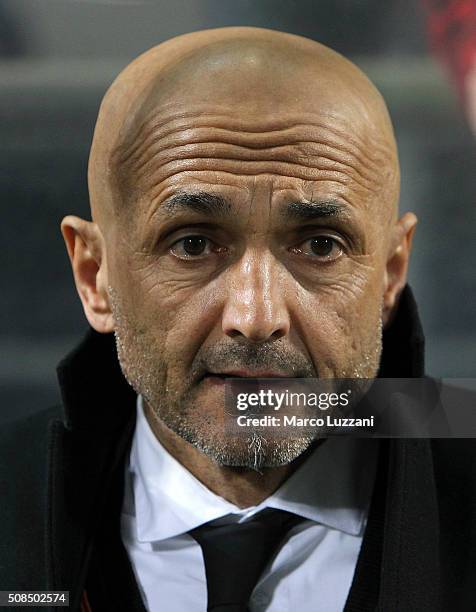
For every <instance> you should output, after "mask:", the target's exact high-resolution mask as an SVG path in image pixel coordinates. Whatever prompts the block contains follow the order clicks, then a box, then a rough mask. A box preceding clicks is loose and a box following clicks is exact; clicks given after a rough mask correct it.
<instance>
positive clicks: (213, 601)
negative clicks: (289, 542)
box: [189, 508, 304, 612]
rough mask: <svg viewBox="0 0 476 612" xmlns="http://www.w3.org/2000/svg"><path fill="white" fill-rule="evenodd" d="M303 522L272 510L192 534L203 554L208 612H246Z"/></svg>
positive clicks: (206, 527) (282, 512)
mask: <svg viewBox="0 0 476 612" xmlns="http://www.w3.org/2000/svg"><path fill="white" fill-rule="evenodd" d="M303 520H304V519H303V518H302V517H300V516H297V515H296V514H292V513H291V512H286V511H284V510H274V509H273V508H268V509H266V510H263V511H262V512H259V513H258V514H256V515H255V516H253V517H252V518H251V519H250V520H249V521H246V522H244V523H233V524H231V525H230V524H229V525H220V524H218V525H213V524H210V523H206V524H205V525H201V526H200V527H197V528H196V529H193V530H192V531H190V532H189V533H190V535H191V536H192V537H193V538H194V539H195V540H196V541H197V542H198V543H199V544H200V547H201V549H202V552H203V559H204V561H205V573H206V576H207V591H208V607H207V610H208V612H246V610H247V609H248V602H249V599H250V596H251V593H252V591H253V589H254V587H255V585H256V583H257V582H258V578H259V577H260V575H261V573H262V572H263V569H264V567H265V565H266V564H267V562H268V561H269V560H270V559H271V557H272V556H273V554H274V553H275V552H276V550H277V549H278V546H279V544H280V542H281V541H282V540H283V538H284V536H285V535H286V533H287V532H288V531H289V530H290V529H291V528H292V527H294V526H295V525H297V524H298V523H300V522H301V521H303Z"/></svg>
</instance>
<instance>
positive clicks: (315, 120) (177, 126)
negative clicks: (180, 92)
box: [111, 105, 394, 164]
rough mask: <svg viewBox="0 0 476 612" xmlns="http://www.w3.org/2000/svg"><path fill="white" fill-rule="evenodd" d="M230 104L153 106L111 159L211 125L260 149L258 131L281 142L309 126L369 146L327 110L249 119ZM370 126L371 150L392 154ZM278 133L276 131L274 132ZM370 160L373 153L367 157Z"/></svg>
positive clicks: (118, 159)
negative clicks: (234, 113)
mask: <svg viewBox="0 0 476 612" xmlns="http://www.w3.org/2000/svg"><path fill="white" fill-rule="evenodd" d="M229 111H230V109H229V107H220V106H219V107H216V108H213V109H210V107H209V105H208V106H206V107H203V108H200V107H197V105H195V108H194V111H188V112H187V111H180V112H177V110H176V109H175V111H174V112H173V113H171V114H167V112H162V111H161V110H159V111H157V109H154V110H153V111H151V112H150V113H149V116H148V117H146V119H145V120H144V121H143V122H142V123H141V124H140V125H139V127H138V128H137V129H136V130H134V131H130V132H129V134H128V138H127V139H123V140H122V141H120V142H119V143H118V144H117V146H116V147H115V148H114V150H113V152H112V155H111V159H112V160H113V161H114V162H115V163H117V164H121V163H126V162H128V161H131V160H134V159H135V158H136V157H138V156H140V151H141V148H144V147H148V146H150V145H153V144H155V143H156V142H159V141H164V140H165V141H166V140H167V137H170V136H172V135H173V134H174V133H178V132H180V131H184V132H186V131H187V130H193V129H198V128H200V127H208V128H209V127H210V126H212V125H213V126H214V128H215V129H216V130H221V129H223V130H225V131H230V132H235V133H236V135H235V137H236V138H240V135H241V139H242V140H243V143H244V144H245V145H246V146H249V147H250V148H259V147H260V145H257V144H253V143H252V139H253V137H254V136H255V135H256V134H260V135H261V137H264V138H279V135H281V139H282V142H283V143H285V142H286V137H287V132H288V131H290V130H292V129H296V128H300V127H301V128H303V129H304V130H308V129H309V127H314V128H317V129H323V130H329V132H331V133H332V134H333V135H334V137H335V138H336V139H338V140H339V142H340V143H341V145H342V146H348V147H349V149H352V148H355V149H356V150H358V149H365V148H366V147H367V146H368V145H369V137H368V136H369V135H368V136H367V137H366V138H363V137H361V136H360V135H359V133H358V132H357V131H356V130H355V129H354V126H352V129H351V130H349V126H346V125H345V124H346V123H348V121H346V120H345V119H344V118H343V117H341V116H339V115H335V114H330V113H325V114H323V113H321V114H320V115H318V114H315V113H299V114H295V113H294V114H291V113H289V114H287V115H286V116H284V117H281V118H276V117H260V118H259V119H255V120H252V119H250V118H248V119H247V120H246V121H244V120H243V119H241V118H240V119H236V118H235V117H231V116H230V112H229ZM336 122H337V123H339V122H340V123H342V124H343V125H344V127H342V128H341V127H338V126H337V125H336ZM372 127H373V126H371V125H369V126H367V128H368V130H367V131H371V132H372V133H371V134H370V136H371V140H372V150H373V151H374V152H375V153H376V154H380V155H382V156H387V157H389V158H391V157H392V153H393V149H394V146H393V144H392V145H389V144H388V142H386V141H385V139H384V138H382V134H381V133H380V132H379V131H378V130H376V129H369V128H372ZM276 133H278V134H276ZM368 161H372V156H369V160H368Z"/></svg>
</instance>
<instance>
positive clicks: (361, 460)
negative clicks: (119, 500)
mask: <svg viewBox="0 0 476 612" xmlns="http://www.w3.org/2000/svg"><path fill="white" fill-rule="evenodd" d="M376 449H377V446H376V441H375V440H366V439H347V438H337V437H335V438H332V437H331V438H329V439H328V440H326V442H324V443H323V444H321V445H320V446H318V447H317V448H316V449H315V451H314V452H313V453H312V454H311V455H310V456H309V457H308V458H307V459H306V460H305V462H304V463H302V464H301V466H300V467H299V468H298V469H297V470H296V471H295V472H294V473H293V474H292V475H291V476H290V477H289V478H288V479H287V480H286V481H285V482H284V484H283V485H282V486H281V487H280V488H279V489H278V490H277V491H276V492H275V493H273V494H272V495H271V496H270V497H268V498H267V499H266V500H264V501H263V502H261V503H260V504H259V505H257V506H253V507H250V508H245V509H240V508H238V507H237V506H235V505H234V504H232V503H230V502H228V501H226V500H225V499H223V498H222V497H220V496H218V495H216V494H215V493H213V492H212V491H210V490H209V489H208V488H207V487H205V486H204V485H203V484H202V483H201V482H200V481H199V480H197V479H196V478H195V477H194V476H193V475H192V474H191V473H190V472H189V471H188V470H186V469H185V468H184V467H183V466H182V465H181V464H180V463H179V462H178V461H176V460H175V459H174V458H173V457H172V456H171V455H170V454H169V453H168V452H167V451H166V450H165V449H164V447H163V446H162V445H161V444H160V442H159V441H158V440H157V438H156V436H155V434H154V433H153V432H152V430H151V428H150V426H149V424H148V422H147V419H146V417H145V415H144V412H143V407H142V398H141V397H140V396H139V398H138V402H137V422H136V429H135V432H134V437H133V441H132V446H131V452H130V461H129V463H128V464H127V462H126V474H125V476H126V480H125V495H124V502H123V509H122V516H121V532H122V539H123V542H124V545H125V547H126V550H127V551H128V554H129V557H130V559H131V564H132V567H133V570H134V574H135V577H136V580H137V583H138V585H139V589H140V591H141V593H142V597H143V600H144V605H145V607H146V608H147V609H148V610H149V611H150V612H205V611H206V609H207V585H206V578H205V565H204V562H203V555H202V551H201V548H200V546H199V545H198V543H197V542H196V541H195V540H194V539H193V538H192V537H191V536H190V535H188V533H187V532H188V531H190V530H191V529H194V528H195V527H198V526H199V525H201V524H203V523H206V522H209V521H213V520H216V519H219V520H221V522H223V521H237V522H243V521H246V520H247V519H248V518H249V517H251V516H252V515H253V514H255V513H257V512H259V511H261V510H263V509H264V508H267V507H272V508H278V509H282V510H288V511H290V512H294V513H295V514H298V515H300V516H303V517H305V519H306V520H305V521H303V522H302V523H300V524H299V525H297V526H296V527H294V528H293V529H292V530H291V531H290V532H288V534H287V536H286V537H285V539H284V540H283V542H282V544H281V546H280V548H279V549H278V552H277V554H276V555H275V556H274V558H272V559H271V561H270V562H269V563H268V566H267V567H266V568H265V570H264V572H263V574H262V575H261V577H260V579H259V581H258V583H257V585H256V587H255V589H254V591H253V594H252V597H251V600H250V610H251V611H252V612H261V611H264V610H266V611H267V612H288V611H289V612H295V611H296V610H299V612H311V610H312V612H341V611H342V610H343V608H344V605H345V601H346V599H347V595H348V593H349V589H350V585H351V582H352V578H353V575H354V570H355V566H356V562H357V557H358V555H359V551H360V546H361V543H362V536H363V532H364V529H365V524H366V517H367V510H368V505H369V500H370V495H371V491H372V488H373V482H374V477H375V467H376ZM223 517H225V518H223Z"/></svg>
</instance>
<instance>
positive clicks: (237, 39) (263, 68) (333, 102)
mask: <svg viewBox="0 0 476 612" xmlns="http://www.w3.org/2000/svg"><path fill="white" fill-rule="evenodd" d="M205 35H206V32H199V33H195V34H193V35H187V36H185V37H180V38H179V39H176V40H175V42H174V41H169V42H168V43H165V45H162V46H159V47H158V48H157V49H154V50H152V51H151V52H149V53H148V54H145V57H143V58H142V59H141V58H139V59H138V60H136V62H134V63H133V64H132V65H131V67H130V68H128V69H126V70H125V71H124V73H123V75H120V77H119V78H118V79H117V82H116V84H115V85H113V86H112V87H111V89H110V91H109V92H108V94H107V96H106V99H105V102H104V103H103V105H102V108H101V113H100V117H99V119H98V126H97V128H96V133H95V142H93V150H92V153H91V163H90V189H91V188H92V191H93V193H92V194H91V201H92V206H93V205H94V203H95V200H97V199H98V196H100V191H101V190H100V189H96V191H95V190H94V183H95V182H97V181H95V175H96V176H97V174H98V172H97V170H96V168H100V167H101V165H102V166H103V167H104V166H105V167H106V168H107V170H106V174H107V175H108V177H111V178H112V175H114V173H115V172H116V171H117V169H118V168H119V169H122V167H121V164H122V163H123V162H124V160H126V161H127V160H129V161H130V160H131V158H132V161H133V158H134V156H136V157H137V152H138V151H139V153H140V157H141V159H140V160H139V170H140V168H144V167H145V168H146V170H147V171H148V168H147V160H148V159H151V158H153V157H154V155H157V153H159V155H160V151H162V152H163V151H164V150H167V149H168V150H169V151H172V152H173V150H174V148H176V146H177V145H178V144H179V145H180V144H181V145H187V144H190V145H192V146H194V145H195V144H196V143H197V141H200V139H201V138H202V137H203V139H204V140H206V139H207V138H209V139H212V140H215V141H220V138H221V135H220V134H221V132H220V130H225V131H227V132H228V135H227V138H228V136H230V134H231V142H232V144H233V146H235V145H238V146H240V147H244V148H245V149H246V148H248V149H249V150H250V151H251V152H254V151H256V150H257V149H260V148H266V147H268V148H269V147H279V146H282V144H285V143H286V138H288V137H289V138H288V144H290V143H291V144H292V142H291V141H293V139H294V142H295V141H296V139H299V138H301V136H300V134H299V133H300V128H303V129H304V130H305V131H306V130H307V129H310V130H311V131H313V133H314V136H315V138H314V142H315V141H316V140H317V141H318V142H320V143H321V144H323V145H324V146H326V144H327V143H328V142H329V141H330V142H331V144H332V145H333V146H337V148H339V146H340V145H343V147H342V148H343V150H344V156H345V155H347V156H348V157H352V155H354V156H355V157H357V158H358V157H361V158H362V159H363V162H364V163H363V164H361V165H362V168H363V169H364V168H365V167H366V166H367V167H368V166H381V165H382V162H383V164H384V165H385V163H386V164H387V165H388V164H390V165H394V166H395V164H396V151H395V150H394V140H393V132H392V128H391V124H390V121H389V119H388V115H387V111H386V108H385V105H384V103H383V101H382V99H381V97H380V95H379V94H378V92H377V91H376V90H375V88H374V87H373V85H372V84H371V83H370V82H369V81H368V80H367V78H366V77H365V76H364V75H363V74H362V73H361V72H360V71H359V70H358V69H357V68H356V67H355V66H354V65H353V64H351V63H350V62H348V61H347V60H345V59H344V58H342V57H341V56H340V55H338V54H336V53H334V52H333V51H331V50H330V49H327V48H325V47H323V46H322V45H319V44H318V43H315V42H314V41H310V40H307V39H303V38H301V37H295V36H292V35H288V34H283V33H278V32H270V31H267V30H256V29H254V28H238V29H237V28H230V29H223V30H215V31H210V34H209V36H208V37H207V36H205ZM181 39H183V40H182V41H181ZM160 47H163V49H162V51H163V52H162V53H161V52H160ZM121 108H122V111H121V110H120V109H121ZM124 109H126V110H127V112H125V110H124ZM121 113H122V117H121V116H120V115H121ZM114 116H115V118H116V119H117V121H112V120H111V117H114ZM107 128H109V129H107ZM207 129H208V133H207ZM210 129H211V130H215V132H214V135H211V134H210ZM289 129H291V130H292V131H293V133H292V134H290V133H288V130H289ZM317 132H320V135H317V136H316V134H317ZM326 132H327V135H326ZM331 132H332V133H331ZM362 138H363V139H364V140H365V142H363V141H362ZM305 140H306V139H305V138H304V137H303V138H302V146H301V153H302V155H303V156H304V157H305V156H309V157H311V156H313V155H314V156H315V155H318V156H319V155H320V152H319V151H317V150H315V147H314V149H312V146H313V145H312V144H311V149H312V150H311V149H309V147H308V148H307V149H306V146H307V145H306V144H305V142H304V141H305ZM370 141H371V142H372V143H373V147H369V142H370ZM312 142H313V139H312V138H311V143H312ZM151 144H152V146H149V145H151ZM158 149H159V151H158ZM198 154H199V155H202V153H200V152H198ZM376 154H377V155H376ZM380 154H382V155H383V157H382V158H381V159H376V158H378V157H381V155H380ZM207 155H208V154H207ZM366 156H368V157H369V159H370V163H368V160H367V161H366V160H365V157H366ZM331 157H332V152H331ZM94 161H96V163H94ZM337 161H339V160H337ZM118 162H119V165H118ZM131 169H132V171H133V172H134V173H136V172H137V170H138V169H137V167H134V166H133V165H132V166H131ZM359 171H361V170H359ZM363 171H364V172H365V170H363ZM124 174H126V173H124ZM139 174H140V172H139ZM134 178H139V176H138V175H137V177H136V174H134ZM308 178H309V177H308ZM303 179H306V177H305V176H303ZM109 186H110V185H109ZM95 196H96V197H95Z"/></svg>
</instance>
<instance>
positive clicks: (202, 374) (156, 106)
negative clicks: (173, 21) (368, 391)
mask: <svg viewBox="0 0 476 612" xmlns="http://www.w3.org/2000/svg"><path fill="white" fill-rule="evenodd" d="M88 181H89V191H90V200H91V216H92V218H91V220H84V219H80V218H78V217H75V216H67V217H66V218H65V219H64V220H63V222H62V232H63V235H64V238H65V242H66V245H67V250H68V254H69V257H70V259H71V264H72V269H73V274H74V279H75V283H76V288H77V291H78V293H79V297H80V299H81V301H82V304H83V307H84V312H85V315H86V318H87V320H88V322H89V324H90V327H91V330H90V332H89V333H88V335H87V337H86V338H85V340H84V341H83V343H82V344H81V345H80V346H79V347H77V348H76V349H75V350H74V351H73V352H72V353H71V354H70V355H69V356H68V357H67V358H66V359H65V360H64V361H63V362H62V363H61V364H60V366H59V379H60V385H61V390H62V396H63V406H62V407H61V408H55V409H52V410H48V411H42V412H40V413H38V414H37V415H35V416H34V417H31V418H29V419H28V420H27V421H21V422H19V423H16V424H15V425H13V426H11V427H10V428H9V430H8V431H6V432H4V433H3V434H2V446H1V448H2V452H3V453H9V454H8V457H9V463H8V466H6V467H7V469H6V470H5V474H6V475H5V476H4V478H3V479H4V480H5V481H6V487H7V488H6V493H5V499H8V500H10V502H9V509H10V510H12V512H11V514H12V515H14V518H13V519H12V517H10V518H9V519H8V520H7V519H6V518H4V519H3V520H2V525H1V529H2V532H1V534H0V535H1V536H2V537H1V539H0V544H1V545H2V546H3V547H4V552H3V556H2V557H1V558H0V562H1V565H2V570H1V571H0V588H2V589H33V588H34V589H47V588H48V589H51V590H67V591H69V596H70V607H71V609H72V610H82V611H84V612H87V611H91V610H92V612H98V611H101V612H102V611H104V610H111V611H112V610H114V611H118V610H125V611H128V612H134V611H142V612H143V611H144V610H151V611H153V612H161V611H164V612H185V611H187V612H189V611H197V612H203V611H204V610H207V609H208V610H213V611H214V612H224V611H225V610H227V611H229V612H237V611H242V612H244V611H246V610H251V611H253V612H254V611H261V610H267V611H270V612H277V611H280V612H281V611H285V610H294V609H298V610H299V611H300V612H308V611H309V612H310V611H311V610H312V611H314V612H337V611H340V610H344V609H345V610H346V611H347V612H349V611H353V610H360V611H362V610H365V611H371V610H382V611H385V612H387V611H390V610H395V611H398V612H400V611H405V612H407V611H415V612H416V611H418V612H421V611H425V610H428V611H431V612H436V611H437V610H442V611H443V610H449V609H452V610H470V609H474V608H473V607H471V606H473V604H474V601H475V600H476V597H475V595H476V593H475V590H474V589H475V587H474V585H475V584H476V580H475V579H476V576H475V569H474V565H475V563H474V561H475V555H474V550H475V549H474V534H475V533H476V529H475V523H474V514H475V513H474V511H475V510H476V508H475V496H474V483H475V480H476V479H475V468H474V465H475V461H474V452H473V451H472V450H471V447H470V446H469V445H467V444H465V443H464V442H463V441H452V442H451V441H447V440H444V441H442V440H440V441H437V442H435V441H432V442H430V441H429V440H423V439H422V440H404V439H400V440H382V441H379V440H365V439H346V438H328V439H326V438H323V436H322V435H319V432H316V433H314V434H312V435H309V434H307V435H299V436H297V435H291V434H290V435H288V436H278V437H273V436H271V435H270V436H265V435H262V434H260V435H258V434H256V433H253V432H250V433H249V435H246V436H231V435H230V434H229V433H227V431H226V428H225V427H224V381H225V378H227V377H234V378H237V377H238V378H244V377H248V378H263V377H266V378H275V377H276V378H281V377H285V378H331V379H334V378H370V379H373V378H375V377H377V376H380V377H408V378H409V377H422V376H424V370H423V335H422V331H421V326H420V322H419V319H418V314H417V309H416V305H415V302H414V300H413V297H412V293H411V291H410V289H409V287H408V286H407V285H406V277H407V268H408V261H409V255H410V249H411V243H412V237H413V234H414V231H415V225H416V217H415V215H414V214H412V213H406V214H404V215H402V216H399V213H398V199H399V165H398V155H397V148H396V144H395V139H394V134H393V129H392V125H391V121H390V119H389V116H388V112H387V109H386V106H385V103H384V101H383V99H382V97H381V96H380V94H379V93H378V91H377V90H376V89H375V87H374V86H373V85H372V84H371V83H370V82H369V80H368V79H367V78H366V76H365V75H364V74H363V73H362V72H361V71H360V70H359V69H358V68H357V67H356V66H354V65H353V64H351V63H350V62H349V61H347V60H346V59H344V58H343V57H342V56H340V55H339V54H337V53H335V52H334V51H332V50H330V49H327V48H326V47H324V46H322V45H320V44H318V43H317V42H314V41H311V40H308V39H305V38H301V37H298V36H293V35H290V34H285V33H280V32H274V31H269V30H264V29H255V28H225V29H218V30H209V31H204V32H196V33H193V34H188V35H185V36H180V37H178V38H175V39H172V40H170V41H167V42H165V43H163V44H161V45H159V46H157V47H155V48H153V49H151V50H150V51H148V52H146V53H145V54H143V55H142V56H140V57H139V58H138V59H136V60H135V61H134V62H132V64H130V65H129V66H128V67H127V68H126V69H125V70H124V71H123V72H122V73H121V74H120V75H119V76H118V78H117V79H116V81H115V82H114V83H113V84H112V86H111V87H110V89H109V90H108V92H107V94H106V96H105V98H104V100H103V102H102V105H101V108H100V112H99V117H98V121H97V124H96V129H95V133H94V139H93V144H92V148H91V155H90V162H89V172H88ZM12 475H13V478H12ZM14 492H15V494H16V497H13V495H14ZM13 500H14V501H13ZM3 559H4V560H5V561H6V562H4V561H3Z"/></svg>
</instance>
